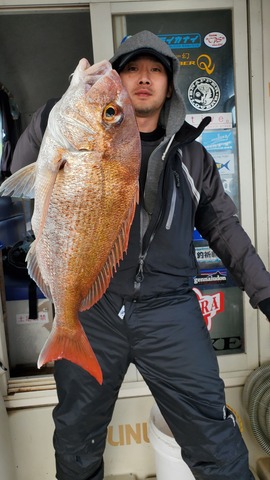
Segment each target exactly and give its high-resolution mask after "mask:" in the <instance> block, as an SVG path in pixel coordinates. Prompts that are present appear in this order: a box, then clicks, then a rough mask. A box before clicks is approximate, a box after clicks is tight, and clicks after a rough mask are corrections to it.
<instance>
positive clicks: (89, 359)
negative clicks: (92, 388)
mask: <svg viewBox="0 0 270 480" xmlns="http://www.w3.org/2000/svg"><path fill="white" fill-rule="evenodd" d="M61 358H65V359H66V360H69V361H70V362H73V363H75V364H76V365H79V366H80V367H82V368H83V369H84V370H86V371H87V372H88V373H90V375H92V376H93V377H94V378H95V379H96V380H97V381H98V383H99V384H100V385H101V384H102V381H103V376H102V371H101V368H100V365H99V363H98V361H97V359H96V356H95V354H94V352H93V349H92V347H91V345H90V343H89V341H88V339H87V337H86V335H85V332H84V329H83V327H82V326H81V324H80V322H79V321H78V323H77V324H76V329H75V331H73V332H72V334H71V333H70V330H67V328H63V327H62V326H59V324H56V323H54V325H53V329H52V331H51V333H50V335H49V337H48V339H47V341H46V343H45V345H44V346H43V348H42V350H41V352H40V354H39V358H38V362H37V366H38V368H40V367H42V365H44V364H45V363H48V362H51V361H53V360H60V359H61Z"/></svg>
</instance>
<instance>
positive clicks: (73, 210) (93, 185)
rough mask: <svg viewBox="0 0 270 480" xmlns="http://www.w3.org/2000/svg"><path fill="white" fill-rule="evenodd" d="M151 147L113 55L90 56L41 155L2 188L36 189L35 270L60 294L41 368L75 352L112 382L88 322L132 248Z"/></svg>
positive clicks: (54, 296)
mask: <svg viewBox="0 0 270 480" xmlns="http://www.w3.org/2000/svg"><path fill="white" fill-rule="evenodd" d="M140 152H141V146H140V137H139V131H138V127H137V123H136V118H135V114H134V110H133V107H132V104H131V102H130V99H129V97H128V94H127V92H126V90H125V88H124V87H123V85H122V83H121V79H120V77H119V75H118V73H117V72H116V71H115V70H112V67H111V64H110V63H109V62H108V61H103V62H100V63H97V64H95V65H92V66H90V64H89V62H88V61H87V60H86V59H82V60H81V61H80V62H79V64H78V66H77V68H76V70H75V72H74V74H73V76H72V80H71V83H70V86H69V88H68V89H67V91H66V93H65V94H64V95H63V97H62V98H61V99H60V100H59V102H58V103H57V104H56V105H55V106H54V108H53V109H52V111H51V113H50V115H49V121H48V126H47V129H46V132H45V134H44V138H43V141H42V144H41V148H40V153H39V156H38V159H37V161H36V162H35V163H34V164H31V165H28V166H26V167H24V168H22V169H21V170H19V171H18V172H16V173H14V174H13V175H12V176H11V177H10V178H8V179H7V180H6V181H5V182H4V183H3V184H2V186H1V188H0V191H1V194H2V195H13V196H16V197H18V196H19V197H20V196H24V197H34V198H35V202H34V203H35V205H34V213H33V217H32V228H33V231H34V234H35V241H34V242H33V244H32V246H31V248H30V250H29V252H28V255H27V267H28V272H29V275H30V276H31V277H32V278H33V279H34V280H35V282H36V284H37V285H38V286H39V288H40V290H41V291H42V292H43V293H44V295H45V296H46V297H48V298H49V299H51V300H52V302H53V304H54V307H55V318H54V322H53V327H52V331H51V332H50V335H49V337H48V339H47V341H46V343H45V345H44V346H43V349H42V351H41V353H40V355H39V358H38V367H39V368H40V367H41V366H42V365H44V364H45V363H48V362H50V361H53V360H57V359H61V358H65V359H67V360H70V361H71V362H74V363H76V364H77V365H80V366H81V367H82V368H84V369H85V370H87V371H88V372H89V373H90V374H91V375H93V376H94V377H95V378H96V379H97V381H98V382H99V383H102V371H101V368H100V365H99V363H98V361H97V359H96V356H95V354H94V352H93V350H92V348H91V346H90V344H89V342H88V339H87V337H86V335H85V333H84V330H83V327H82V326H81V323H80V321H79V317H78V312H79V311H83V310H86V309H88V308H90V307H91V306H92V305H93V304H95V303H96V302H97V301H98V300H99V299H100V298H101V296H102V295H103V294H104V292H105V291H106V289H107V287H108V285H109V282H110V279H111V277H112V275H113V274H114V272H115V270H116V269H117V266H118V264H119V262H120V260H121V259H122V258H123V255H124V252H125V251H126V250H127V245H128V239H129V231H130V226H131V223H132V220H133V217H134V212H135V207H136V202H138V195H139V193H138V192H139V187H138V177H139V169H140V156H141V153H140Z"/></svg>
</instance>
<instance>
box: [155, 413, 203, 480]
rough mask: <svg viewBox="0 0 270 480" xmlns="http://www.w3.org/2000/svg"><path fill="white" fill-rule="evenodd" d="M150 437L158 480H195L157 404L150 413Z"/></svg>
mask: <svg viewBox="0 0 270 480" xmlns="http://www.w3.org/2000/svg"><path fill="white" fill-rule="evenodd" d="M148 437H149V440H150V443H151V445H152V446H153V448H154V452H155V465H156V478H157V480H168V478H169V479H170V480H195V477H194V476H193V474H192V473H191V470H190V469H189V467H188V466H187V464H186V463H185V462H184V460H183V459H182V455H181V448H180V447H179V445H178V444H177V443H176V441H175V439H174V437H173V434H172V432H171V430H170V429H169V427H168V425H167V423H166V422H165V420H164V418H163V416H162V415H161V412H160V410H159V408H158V406H157V405H156V404H154V405H153V407H152V409H151V412H150V419H149V426H148Z"/></svg>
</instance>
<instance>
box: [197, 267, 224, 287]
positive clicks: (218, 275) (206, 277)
mask: <svg viewBox="0 0 270 480" xmlns="http://www.w3.org/2000/svg"><path fill="white" fill-rule="evenodd" d="M226 282H227V271H226V270H225V269H222V270H221V269H220V270H212V271H211V270H208V271H207V270H206V271H204V272H201V273H200V274H199V275H197V276H196V277H194V278H193V283H194V285H215V284H217V283H218V284H225V283H226Z"/></svg>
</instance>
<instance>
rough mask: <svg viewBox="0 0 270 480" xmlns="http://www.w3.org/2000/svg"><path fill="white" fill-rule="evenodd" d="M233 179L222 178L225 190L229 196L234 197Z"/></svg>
mask: <svg viewBox="0 0 270 480" xmlns="http://www.w3.org/2000/svg"><path fill="white" fill-rule="evenodd" d="M233 180H234V179H233V177H229V176H227V175H226V176H224V177H222V178H221V181H222V185H223V188H224V190H225V192H226V193H227V194H228V195H232V193H233V191H232V186H233Z"/></svg>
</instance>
